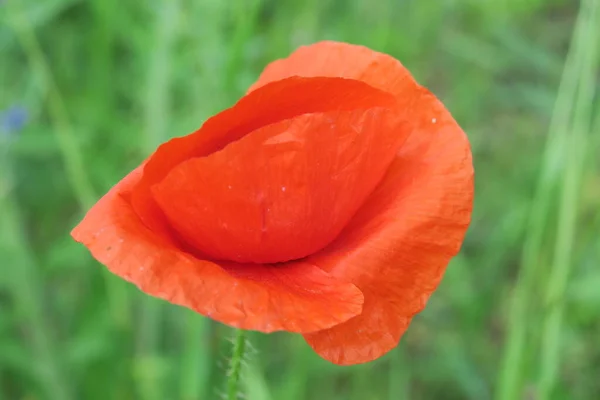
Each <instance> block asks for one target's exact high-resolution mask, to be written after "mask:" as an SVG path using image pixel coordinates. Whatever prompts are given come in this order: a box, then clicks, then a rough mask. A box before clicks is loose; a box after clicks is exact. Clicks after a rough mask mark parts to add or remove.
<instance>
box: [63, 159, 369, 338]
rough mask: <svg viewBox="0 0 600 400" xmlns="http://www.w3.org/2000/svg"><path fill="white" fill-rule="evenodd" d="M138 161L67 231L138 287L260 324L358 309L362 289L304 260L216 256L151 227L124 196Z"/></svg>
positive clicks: (336, 319)
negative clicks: (202, 254) (193, 250)
mask: <svg viewBox="0 0 600 400" xmlns="http://www.w3.org/2000/svg"><path fill="white" fill-rule="evenodd" d="M142 168H143V167H142V166H141V167H138V168H137V169H136V170H134V171H133V172H132V173H130V174H129V175H128V176H127V177H125V178H124V179H123V180H122V181H121V182H120V183H118V184H117V185H116V186H115V187H114V188H113V189H112V190H111V191H109V192H108V193H107V194H106V195H105V196H104V197H103V198H102V199H101V200H100V201H99V202H98V203H97V204H96V205H95V206H94V207H93V208H92V209H91V210H90V211H89V212H88V213H87V215H86V216H85V218H84V219H83V221H82V222H81V223H80V224H79V225H78V226H77V227H76V228H75V229H74V230H73V232H72V236H73V237H74V238H75V240H77V241H78V242H81V243H83V244H84V245H85V246H86V247H87V248H88V249H89V250H90V252H91V253H92V255H93V256H94V257H95V258H96V259H97V260H98V261H100V262H101V263H103V264H105V265H106V266H107V267H108V269H109V270H110V271H112V272H113V273H114V274H116V275H119V276H121V277H122V278H124V279H126V280H127V281H130V282H132V283H134V284H135V285H137V286H138V287H139V288H140V289H141V290H142V291H144V292H146V293H147V294H149V295H152V296H156V297H159V298H162V299H165V300H167V301H170V302H172V303H175V304H178V305H181V306H185V307H188V308H190V309H192V310H194V311H196V312H198V313H200V314H203V315H206V316H209V317H211V318H213V319H215V320H217V321H220V322H223V323H225V324H228V325H231V326H234V327H239V328H243V329H253V330H258V331H262V332H272V331H277V330H286V331H290V332H310V331H315V330H319V329H324V328H327V327H331V326H333V325H336V324H339V323H340V322H343V321H346V320H348V319H349V318H351V317H353V316H355V315H358V314H359V313H360V312H361V309H362V302H363V296H362V293H361V292H360V291H359V290H358V289H357V288H356V287H355V286H354V285H353V284H350V283H346V282H343V281H340V280H338V279H337V278H333V277H332V276H331V275H330V274H328V273H326V272H324V271H323V270H321V269H319V268H317V267H315V266H314V265H312V264H310V263H309V262H306V261H302V262H296V263H287V264H285V265H280V266H276V267H271V266H262V265H256V264H254V265H252V264H249V265H243V264H234V263H228V264H221V265H219V264H216V263H214V262H211V261H205V260H199V259H196V258H194V257H193V256H191V255H190V254H187V253H185V252H183V251H181V250H179V249H177V248H176V247H174V246H173V245H172V244H171V243H169V242H168V241H165V240H164V239H162V238H161V237H160V236H159V235H156V234H154V233H153V232H152V231H150V230H149V229H148V228H147V227H146V226H145V225H144V224H143V223H142V222H141V220H140V219H139V218H138V216H137V215H136V214H135V212H134V210H133V208H132V207H131V205H130V204H129V202H128V201H127V199H128V197H129V196H130V194H131V189H132V187H133V186H135V184H137V183H138V182H139V180H140V178H141V175H142Z"/></svg>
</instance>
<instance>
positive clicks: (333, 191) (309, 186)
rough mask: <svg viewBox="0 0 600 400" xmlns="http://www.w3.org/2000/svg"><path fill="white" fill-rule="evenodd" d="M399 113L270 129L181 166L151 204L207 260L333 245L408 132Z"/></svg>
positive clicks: (315, 118)
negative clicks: (205, 256) (155, 205)
mask: <svg viewBox="0 0 600 400" xmlns="http://www.w3.org/2000/svg"><path fill="white" fill-rule="evenodd" d="M399 114H400V113H399V112H398V111H397V110H394V109H385V108H371V109H369V110H353V111H332V112H326V113H313V114H303V115H300V116H298V117H295V118H293V119H287V120H284V121H281V122H278V123H275V124H271V125H267V126H266V127H263V128H260V129H258V130H256V131H254V132H252V134H249V135H247V136H245V137H244V138H242V139H240V140H239V141H237V142H235V143H232V144H230V145H228V146H227V147H226V148H224V149H223V150H221V151H218V152H216V153H213V154H211V155H210V156H207V157H197V158H192V159H189V160H187V161H185V162H183V163H181V164H179V165H178V166H177V167H175V168H173V169H172V170H171V172H170V173H169V175H167V177H166V178H165V179H163V180H162V181H161V182H160V183H159V184H157V185H155V186H154V187H153V194H154V198H155V200H157V202H158V204H159V206H160V208H161V209H162V210H163V211H164V213H165V214H166V216H167V218H168V220H169V223H170V225H171V226H172V227H174V229H175V230H176V231H177V232H178V233H179V234H180V235H181V237H182V238H184V240H185V241H186V242H187V243H189V244H190V245H191V246H192V247H193V248H195V249H198V250H199V251H200V252H202V254H205V255H207V256H208V257H209V258H210V259H213V260H231V261H235V262H241V263H247V262H252V263H279V262H286V261H290V260H297V259H300V258H303V257H306V256H309V255H311V254H313V253H315V252H316V251H318V250H321V249H322V248H324V247H325V246H326V245H328V244H329V243H331V242H332V241H333V240H334V239H335V238H336V237H337V235H338V234H339V233H340V231H341V230H342V229H343V228H344V226H346V225H347V223H348V221H349V220H350V218H351V217H352V216H353V215H354V214H355V213H356V211H357V210H358V208H359V207H360V206H361V205H362V203H364V201H365V199H366V198H367V196H368V195H369V194H371V192H372V191H373V189H374V188H375V187H376V186H377V184H378V183H379V182H380V181H381V179H382V178H383V176H384V174H385V172H386V171H387V169H388V167H389V165H390V163H391V162H392V160H393V159H394V156H395V154H396V153H397V151H398V149H399V148H400V146H401V145H402V143H404V140H405V139H406V136H407V134H408V133H409V132H410V130H409V129H408V128H407V127H406V125H405V124H404V122H403V120H402V119H400V118H398V115H399ZM199 192H202V193H206V194H207V195H203V194H201V193H199Z"/></svg>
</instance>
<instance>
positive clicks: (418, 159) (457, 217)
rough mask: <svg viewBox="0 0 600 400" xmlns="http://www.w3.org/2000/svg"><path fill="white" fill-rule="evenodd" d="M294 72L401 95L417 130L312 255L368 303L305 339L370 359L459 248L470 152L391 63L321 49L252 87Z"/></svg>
mask: <svg viewBox="0 0 600 400" xmlns="http://www.w3.org/2000/svg"><path fill="white" fill-rule="evenodd" d="M293 75H301V76H342V77H346V78H350V79H359V80H362V81H364V82H366V83H367V84H369V85H372V86H373V87H376V88H379V89H382V90H386V91H389V92H390V93H392V94H394V95H395V96H397V99H398V102H399V103H400V104H402V105H404V107H406V110H407V112H408V113H410V115H411V122H413V123H414V127H413V132H412V133H411V135H410V137H409V138H408V140H407V141H406V143H405V144H404V145H403V146H402V148H401V149H400V151H399V153H398V155H397V157H396V159H395V160H394V162H393V163H392V165H391V167H390V169H389V171H388V173H387V175H386V177H385V178H384V180H383V182H382V183H381V184H380V185H379V186H378V188H377V189H376V190H375V192H373V194H372V195H371V196H369V198H368V200H367V202H366V203H365V204H364V205H363V207H362V208H361V209H359V211H358V212H357V214H356V215H355V217H354V218H353V219H352V220H351V221H350V223H349V224H348V226H347V227H346V228H345V229H344V230H343V231H342V233H341V234H340V235H339V236H338V238H337V239H336V240H335V241H334V242H333V243H332V244H331V245H330V246H327V248H326V249H324V250H323V251H322V252H320V253H318V254H315V255H313V256H312V257H309V260H310V261H311V262H313V263H314V264H315V265H317V266H319V267H320V268H322V269H323V270H325V271H327V272H329V273H331V274H332V275H334V276H337V277H340V278H341V279H345V280H349V281H351V282H353V283H355V284H356V286H358V287H359V288H360V289H361V290H362V292H363V294H364V296H365V304H364V307H363V312H362V314H361V315H359V316H357V317H354V318H352V319H351V320H349V321H347V322H345V323H342V324H340V325H337V326H335V327H333V328H330V329H326V330H323V331H320V332H313V333H309V334H305V335H304V337H305V339H306V341H307V342H308V343H309V344H310V345H311V346H312V347H313V349H314V350H315V351H316V352H317V353H319V354H320V355H321V356H322V357H323V358H325V359H327V360H329V361H332V362H334V363H337V364H356V363H363V362H367V361H371V360H373V359H376V358H378V357H380V356H381V355H383V354H385V353H386V352H388V351H389V350H391V349H392V348H394V347H395V346H396V345H397V344H398V341H399V340H400V337H401V336H402V334H403V333H404V331H405V330H406V328H407V327H408V324H409V323H410V320H411V318H412V317H413V316H414V315H415V314H416V313H418V312H419V311H421V310H422V309H423V307H424V306H425V303H426V301H427V299H428V298H429V296H430V295H431V293H432V292H433V291H434V290H435V289H436V287H437V285H438V283H439V281H440V279H441V277H442V275H443V273H444V271H445V268H446V266H447V264H448V262H449V261H450V259H451V258H452V256H454V255H455V254H456V253H457V252H458V250H459V248H460V245H461V243H462V240H463V237H464V234H465V231H466V229H467V227H468V225H469V222H470V216H471V209H472V199H473V169H472V161H471V152H470V146H469V143H468V140H467V138H466V136H465V134H464V132H463V131H462V130H461V129H460V127H459V126H458V124H457V123H456V122H455V121H454V119H453V118H452V116H451V115H450V113H449V112H448V111H447V110H446V109H445V108H444V106H443V105H442V104H441V103H440V102H439V101H438V100H437V99H436V98H435V97H434V96H433V95H431V94H430V93H429V92H428V91H427V90H426V89H424V88H422V87H420V86H419V85H418V84H417V83H416V82H415V81H414V80H413V79H412V77H411V76H410V74H409V72H408V71H407V70H406V69H405V68H404V67H402V65H401V64H400V62H398V61H397V60H395V59H393V58H392V57H389V56H387V55H384V54H380V53H376V52H373V51H371V50H369V49H366V48H364V47H360V46H354V45H348V44H343V43H334V42H323V43H318V44H316V45H312V46H308V47H303V48H301V49H299V50H298V51H297V52H295V53H294V54H292V55H291V56H290V57H289V58H287V59H284V60H279V61H276V62H275V63H273V64H271V65H270V66H268V67H267V68H266V69H265V72H264V73H263V75H261V77H260V79H259V81H258V82H257V83H256V84H255V86H253V88H252V90H254V89H255V88H258V87H261V86H262V85H264V84H268V83H269V82H270V81H275V80H278V79H284V78H286V77H287V76H293Z"/></svg>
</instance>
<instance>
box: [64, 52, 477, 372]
mask: <svg viewBox="0 0 600 400" xmlns="http://www.w3.org/2000/svg"><path fill="white" fill-rule="evenodd" d="M472 197H473V169H472V162H471V153H470V148H469V143H468V141H467V138H466V136H465V134H464V133H463V131H462V130H461V129H460V127H459V126H458V125H457V123H456V122H455V121H454V120H453V119H452V117H451V115H450V114H449V112H448V111H447V110H446V109H445V108H444V106H443V105H442V104H441V103H440V102H439V101H438V100H437V99H436V98H435V97H434V96H433V95H432V94H431V93H430V92H428V91H427V90H426V89H425V88H423V87H421V86H419V85H418V84H417V83H416V82H415V81H414V79H413V78H412V77H411V75H410V73H409V72H408V71H407V70H406V69H405V68H404V67H403V66H402V65H401V64H400V63H399V62H398V61H397V60H395V59H393V58H392V57H390V56H387V55H385V54H381V53H377V52H374V51H371V50H369V49H367V48H365V47H360V46H354V45H349V44H344V43H334V42H322V43H318V44H315V45H311V46H307V47H302V48H300V49H299V50H297V51H296V52H295V53H293V54H292V55H291V56H290V57H289V58H286V59H283V60H278V61H275V62H274V63H272V64H270V65H269V66H267V68H266V69H265V71H264V72H263V74H262V75H261V76H260V78H259V80H258V81H257V82H256V83H255V84H254V85H253V86H252V87H251V88H250V90H249V92H248V93H247V94H246V96H244V97H243V98H242V99H241V100H240V101H239V102H238V103H237V104H235V105H234V106H233V107H232V108H230V109H227V110H225V111H223V112H221V113H220V114H217V115H216V116H214V117H212V118H210V119H209V120H208V121H206V123H205V124H204V125H203V126H202V127H201V128H200V129H199V130H197V131H196V132H194V133H192V134H190V135H188V136H184V137H180V138H177V139H173V140H170V141H169V142H167V143H165V144H163V145H161V146H160V147H159V148H158V149H157V150H156V152H155V153H154V154H152V155H151V156H150V157H149V158H148V159H147V160H146V161H145V162H144V163H143V164H142V165H141V166H139V167H138V168H137V169H135V170H134V171H133V172H131V173H130V174H129V175H128V176H126V177H125V178H124V179H123V180H122V181H121V182H119V183H118V184H117V185H116V186H115V187H113V188H112V190H110V191H109V192H108V193H107V194H106V195H105V196H104V197H103V198H102V199H101V200H100V201H99V202H98V203H97V204H96V205H95V206H94V207H93V208H92V209H91V210H90V211H89V212H88V214H87V215H86V216H85V218H84V220H83V221H82V222H81V223H80V224H79V225H78V226H77V227H76V228H75V229H74V230H73V233H72V234H73V237H74V238H75V239H76V240H77V241H79V242H81V243H83V244H84V245H85V246H87V247H88V248H89V250H90V251H91V253H92V254H93V256H94V257H95V258H96V259H98V260H99V261H100V262H101V263H103V264H105V265H106V266H107V267H108V268H109V269H110V270H111V271H112V272H113V273H115V274H117V275H119V276H121V277H122V278H124V279H126V280H128V281H130V282H132V283H134V284H136V285H137V286H138V287H139V288H140V289H141V290H142V291H144V292H146V293H148V294H150V295H152V296H157V297H160V298H163V299H165V300H168V301H170V302H172V303H175V304H179V305H182V306H185V307H189V308H191V309H192V310H194V311H196V312H198V313H200V314H203V315H206V316H208V317H210V318H213V319H215V320H217V321H220V322H222V323H225V324H227V325H230V326H234V327H238V328H243V329H252V330H258V331H262V332H272V331H279V330H284V331H289V332H296V333H301V334H303V335H304V338H305V339H306V341H307V342H308V344H309V345H310V346H312V348H313V349H314V350H315V351H316V352H317V353H318V354H319V355H320V356H321V357H323V358H325V359H327V360H329V361H331V362H334V363H337V364H356V363H362V362H367V361H370V360H373V359H375V358H378V357H380V356H381V355H383V354H385V353H386V352H388V351H389V350H391V349H392V348H394V347H395V346H396V345H397V344H398V341H399V340H400V336H401V335H402V334H403V333H404V331H405V330H406V328H407V327H408V324H409V322H410V320H411V318H412V317H413V316H414V315H415V314H416V313H418V312H419V311H421V310H422V309H423V307H424V306H425V303H426V301H427V299H428V298H429V296H430V295H431V293H432V292H433V291H434V290H435V288H436V287H437V285H438V283H439V282H440V279H441V277H442V275H443V273H444V270H445V268H446V265H447V264H448V262H449V260H450V259H451V258H452V256H454V255H455V254H456V253H457V252H458V250H459V248H460V245H461V242H462V240H463V236H464V234H465V231H466V229H467V226H468V225H469V221H470V215H471V208H472Z"/></svg>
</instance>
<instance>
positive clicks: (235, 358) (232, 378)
mask: <svg viewBox="0 0 600 400" xmlns="http://www.w3.org/2000/svg"><path fill="white" fill-rule="evenodd" d="M245 351H246V331H244V330H243V329H237V330H236V333H235V338H234V340H233V353H232V355H231V361H230V362H229V371H228V375H229V379H228V380H227V400H237V399H238V394H239V393H240V391H239V383H240V375H241V372H242V362H243V360H244V353H245Z"/></svg>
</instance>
